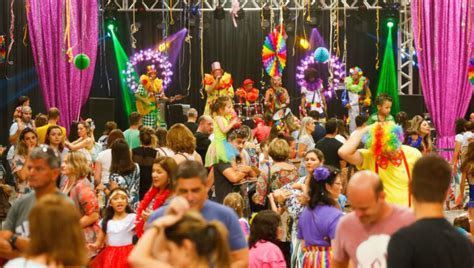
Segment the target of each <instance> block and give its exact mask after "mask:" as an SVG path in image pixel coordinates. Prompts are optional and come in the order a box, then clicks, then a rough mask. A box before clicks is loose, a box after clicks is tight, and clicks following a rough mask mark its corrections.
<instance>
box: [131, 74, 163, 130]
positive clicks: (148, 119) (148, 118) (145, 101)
mask: <svg viewBox="0 0 474 268" xmlns="http://www.w3.org/2000/svg"><path fill="white" fill-rule="evenodd" d="M135 98H136V100H137V102H136V104H137V110H138V112H139V113H140V114H141V115H142V116H143V125H145V126H150V127H152V128H156V126H157V124H158V123H160V125H164V126H166V123H165V120H164V116H162V112H164V109H160V106H158V105H157V104H158V102H161V101H165V100H167V99H168V98H167V97H166V96H165V93H164V92H163V81H162V80H161V79H159V78H157V71H156V69H155V66H154V65H149V66H147V73H146V74H143V75H141V76H140V86H139V87H138V91H137V92H136V93H135Z"/></svg>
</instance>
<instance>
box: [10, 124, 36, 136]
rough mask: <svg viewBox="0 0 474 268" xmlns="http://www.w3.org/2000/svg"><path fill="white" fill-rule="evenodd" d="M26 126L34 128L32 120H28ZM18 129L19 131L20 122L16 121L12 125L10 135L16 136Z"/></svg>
mask: <svg viewBox="0 0 474 268" xmlns="http://www.w3.org/2000/svg"><path fill="white" fill-rule="evenodd" d="M26 127H28V128H33V124H31V122H28V123H26ZM17 131H18V123H17V122H15V123H13V124H12V125H11V126H10V131H9V133H10V136H14V135H15V134H16V132H17Z"/></svg>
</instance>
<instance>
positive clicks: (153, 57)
mask: <svg viewBox="0 0 474 268" xmlns="http://www.w3.org/2000/svg"><path fill="white" fill-rule="evenodd" d="M142 62H146V63H147V64H148V63H151V64H155V66H156V67H157V68H159V69H161V70H162V71H161V76H162V77H160V79H162V80H163V90H166V88H167V87H168V85H169V84H170V83H171V76H172V75H173V72H172V71H171V68H172V67H173V66H172V64H171V63H170V62H169V60H168V55H166V54H164V53H161V52H159V51H157V50H153V49H146V50H140V51H138V52H137V53H135V54H134V55H133V56H132V57H130V60H129V61H128V62H127V69H126V70H125V71H124V73H125V74H126V79H127V83H128V86H129V88H130V90H131V91H133V92H134V93H135V92H137V91H138V86H139V83H138V81H137V80H136V79H135V74H136V72H135V66H137V65H138V64H139V63H142Z"/></svg>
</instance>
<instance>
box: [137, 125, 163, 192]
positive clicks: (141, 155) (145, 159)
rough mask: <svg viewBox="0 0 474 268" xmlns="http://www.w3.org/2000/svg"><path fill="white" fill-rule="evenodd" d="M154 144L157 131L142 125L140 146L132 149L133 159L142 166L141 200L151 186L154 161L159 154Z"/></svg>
mask: <svg viewBox="0 0 474 268" xmlns="http://www.w3.org/2000/svg"><path fill="white" fill-rule="evenodd" d="M153 144H156V136H155V131H154V130H153V129H152V128H151V127H148V126H144V127H142V128H141V129H140V147H137V148H135V149H132V160H133V162H135V163H137V164H138V166H139V167H140V189H139V191H138V193H139V200H142V199H143V197H144V196H145V193H146V192H147V191H148V189H150V186H151V169H152V166H153V161H154V160H155V158H156V157H157V155H158V153H157V151H156V150H155V148H153Z"/></svg>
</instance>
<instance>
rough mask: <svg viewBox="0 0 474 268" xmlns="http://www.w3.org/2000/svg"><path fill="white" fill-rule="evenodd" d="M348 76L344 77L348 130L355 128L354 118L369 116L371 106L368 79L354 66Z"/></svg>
mask: <svg viewBox="0 0 474 268" xmlns="http://www.w3.org/2000/svg"><path fill="white" fill-rule="evenodd" d="M349 73H350V76H348V77H346V78H345V80H344V83H345V84H346V88H347V90H348V92H347V94H348V102H347V104H346V107H345V108H347V109H348V111H349V130H350V132H352V131H354V129H355V128H356V125H355V118H356V116H358V115H359V114H362V115H365V116H369V115H370V114H369V109H370V104H371V102H372V101H371V98H370V97H371V95H372V94H371V93H370V89H369V79H367V78H366V77H365V76H363V74H364V73H363V71H362V69H361V68H359V67H357V66H355V67H353V68H351V69H349Z"/></svg>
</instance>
